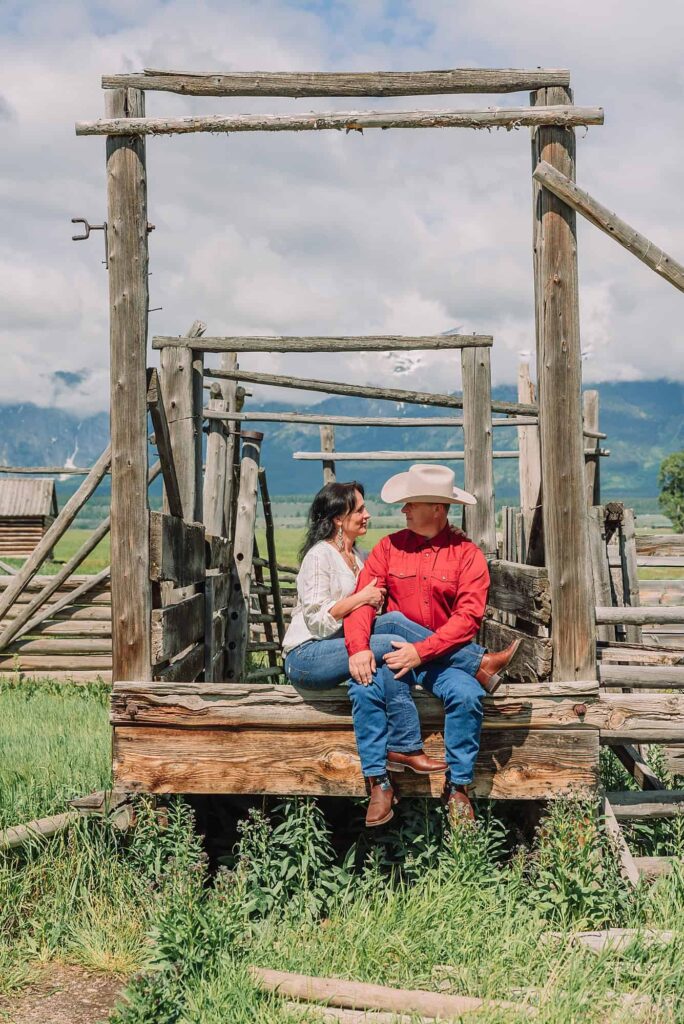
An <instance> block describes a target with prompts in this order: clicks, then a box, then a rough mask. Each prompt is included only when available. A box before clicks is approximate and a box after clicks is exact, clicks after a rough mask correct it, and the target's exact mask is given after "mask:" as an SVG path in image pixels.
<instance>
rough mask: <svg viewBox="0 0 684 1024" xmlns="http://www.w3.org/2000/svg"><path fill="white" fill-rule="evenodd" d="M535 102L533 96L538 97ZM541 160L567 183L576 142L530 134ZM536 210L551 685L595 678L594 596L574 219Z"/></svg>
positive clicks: (553, 132)
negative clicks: (586, 497)
mask: <svg viewBox="0 0 684 1024" xmlns="http://www.w3.org/2000/svg"><path fill="white" fill-rule="evenodd" d="M537 96H538V97H539V94H537ZM539 98H540V99H541V102H549V100H551V101H552V102H558V103H561V104H562V103H567V104H570V103H571V102H572V100H571V95H570V93H569V91H567V90H564V89H547V90H545V96H544V97H539ZM535 138H536V144H537V146H538V147H539V153H540V159H541V160H545V161H546V162H547V163H549V164H551V165H552V166H555V167H557V168H558V170H560V171H561V172H562V173H564V174H566V175H567V176H568V177H570V178H572V177H574V174H575V134H574V131H572V130H569V129H567V128H559V127H545V128H539V129H538V130H537V132H536V136H535ZM539 200H540V201H539V204H538V206H537V215H538V217H539V227H538V249H539V251H538V272H537V274H536V277H535V285H536V289H537V291H536V301H537V305H538V313H539V315H538V321H537V328H538V332H539V335H538V342H537V367H538V374H539V435H540V441H541V460H542V480H543V488H544V501H543V517H544V546H545V552H546V565H547V567H548V570H549V580H550V583H551V600H552V606H553V634H552V635H553V646H554V666H553V671H554V675H555V676H556V678H559V679H560V678H563V679H571V678H572V677H573V676H575V677H577V678H580V677H581V678H586V677H587V676H588V675H590V674H591V673H593V672H594V671H595V662H596V653H595V624H594V621H593V615H592V605H593V588H592V579H591V562H590V555H589V544H588V533H587V506H586V500H585V484H584V439H583V435H582V415H581V397H580V392H581V380H582V366H581V352H580V330H579V295H578V277H577V240H576V234H577V232H576V223H575V215H574V213H573V212H572V211H571V210H569V209H568V207H567V206H566V205H565V204H564V203H562V202H561V201H560V200H559V199H557V198H556V196H554V195H552V194H551V193H550V192H548V191H547V190H546V189H542V190H541V195H540V197H539Z"/></svg>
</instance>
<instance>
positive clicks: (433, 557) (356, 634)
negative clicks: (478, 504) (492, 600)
mask: <svg viewBox="0 0 684 1024" xmlns="http://www.w3.org/2000/svg"><path fill="white" fill-rule="evenodd" d="M381 497H382V500H383V501H386V502H388V503H399V502H401V503H402V506H403V507H402V509H401V511H402V512H403V514H404V515H405V516H406V527H407V528H406V529H405V530H400V531H399V532H398V533H392V534H390V535H389V536H387V537H383V539H382V540H381V541H379V543H378V544H376V546H375V547H374V548H373V550H372V551H371V552H370V554H369V555H367V556H366V555H365V553H364V552H361V551H360V550H359V549H358V548H357V547H356V541H357V540H358V538H359V537H362V536H363V535H364V534H365V533H366V532H367V530H368V522H369V520H370V515H369V513H368V510H367V509H366V506H365V504H364V491H363V487H362V485H361V484H359V483H357V482H355V481H352V482H351V483H332V484H326V486H325V487H323V488H322V490H320V491H319V492H318V494H317V495H316V497H315V498H314V500H313V504H312V506H311V509H310V510H309V520H308V531H307V534H306V539H305V541H304V545H303V548H302V556H303V557H302V563H301V567H300V570H299V575H298V577H297V604H296V606H295V610H294V613H293V616H292V622H291V624H290V626H289V628H288V630H287V633H286V635H285V638H284V641H283V653H284V654H285V674H286V676H287V678H288V680H289V681H290V682H291V683H293V684H294V685H296V686H300V687H302V688H308V689H321V690H323V689H328V688H330V687H333V686H336V685H337V684H339V683H346V682H348V683H349V696H350V699H351V706H352V717H353V722H354V734H355V737H356V745H357V748H358V752H359V757H360V759H361V768H362V771H363V774H364V776H365V778H366V782H367V785H368V787H369V788H370V803H369V806H368V813H367V815H366V824H367V825H369V826H373V825H383V824H384V823H385V822H386V821H389V820H390V818H391V817H392V815H393V813H394V811H393V806H394V804H396V802H397V799H396V796H395V793H394V787H393V784H392V780H391V777H390V775H389V774H388V773H389V772H403V771H406V770H409V771H413V772H416V773H418V774H419V775H431V774H433V773H437V772H445V773H446V784H445V800H446V803H447V808H448V811H449V814H450V817H451V818H452V819H453V818H454V817H455V816H458V815H463V816H465V817H467V818H472V817H473V808H472V805H471V803H470V799H469V797H468V794H467V792H466V787H467V786H468V784H469V783H471V782H472V780H473V770H474V767H475V760H476V758H477V754H478V750H479V745H480V729H481V726H482V698H483V694H484V692H485V691H487V692H489V693H493V692H494V690H495V689H496V688H497V686H498V685H499V681H500V673H501V672H502V671H503V669H504V668H506V666H507V665H508V664H509V663H510V661H511V659H512V657H513V655H514V654H515V651H516V649H517V645H518V643H519V641H516V643H514V644H512V645H511V646H510V647H508V648H506V650H504V651H501V652H500V653H499V654H488V653H487V652H486V651H485V649H484V648H483V647H480V646H479V645H478V644H476V643H474V642H473V638H474V637H475V636H476V634H477V632H478V630H479V628H480V623H481V622H482V618H483V615H484V612H485V607H486V603H487V591H488V589H489V571H488V569H487V562H486V559H485V557H484V555H483V554H482V552H481V551H480V549H479V548H478V547H477V545H476V544H474V543H473V542H472V541H470V540H468V538H467V537H466V535H465V534H464V533H463V532H462V531H461V530H458V529H455V528H453V527H451V526H450V525H449V523H448V521H447V515H448V511H449V506H450V505H455V504H458V505H474V504H475V501H476V499H475V498H474V497H473V496H472V495H471V494H468V493H467V491H462V490H460V489H459V488H458V487H455V486H454V474H453V472H452V471H451V470H450V469H448V468H447V467H445V466H437V465H434V464H418V465H414V466H411V468H410V469H409V470H408V472H406V473H398V474H397V475H396V476H393V477H391V478H390V479H389V480H388V481H387V483H386V484H385V486H384V487H383V489H382V494H381ZM417 684H418V685H420V686H421V687H422V688H423V689H424V690H427V691H428V692H429V693H432V694H433V695H434V696H435V697H437V698H438V699H439V700H441V701H442V703H443V705H444V713H445V721H444V746H445V753H446V760H445V761H441V760H437V759H435V758H433V757H429V756H428V755H427V754H426V753H425V751H424V750H423V742H422V738H421V734H420V722H419V719H418V712H417V709H416V706H415V704H414V702H413V698H412V696H411V687H412V686H415V685H417Z"/></svg>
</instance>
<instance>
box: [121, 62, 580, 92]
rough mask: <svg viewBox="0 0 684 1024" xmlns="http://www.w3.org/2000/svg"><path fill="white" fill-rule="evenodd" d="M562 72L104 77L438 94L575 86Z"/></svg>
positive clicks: (204, 87)
mask: <svg viewBox="0 0 684 1024" xmlns="http://www.w3.org/2000/svg"><path fill="white" fill-rule="evenodd" d="M569 84H570V72H569V71H566V70H565V69H562V68H529V69H528V68H525V69H517V68H453V69H449V70H446V71H229V72H228V71H212V72H206V73H201V74H198V73H188V72H182V71H158V70H156V69H147V68H146V69H145V71H144V73H143V74H125V75H103V76H102V88H103V89H121V88H126V87H130V88H135V89H147V90H149V89H154V90H159V91H161V92H177V93H181V94H182V95H184V96H295V97H302V96H421V95H427V96H436V95H439V94H442V93H452V94H453V93H472V92H475V93H486V92H520V91H523V92H526V91H528V90H530V89H540V88H542V87H543V86H546V85H566V86H567V85H569Z"/></svg>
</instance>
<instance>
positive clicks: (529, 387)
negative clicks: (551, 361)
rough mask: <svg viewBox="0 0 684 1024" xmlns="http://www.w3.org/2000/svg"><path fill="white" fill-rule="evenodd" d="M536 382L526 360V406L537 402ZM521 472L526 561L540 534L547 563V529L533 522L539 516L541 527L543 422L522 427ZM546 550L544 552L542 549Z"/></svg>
mask: <svg viewBox="0 0 684 1024" xmlns="http://www.w3.org/2000/svg"><path fill="white" fill-rule="evenodd" d="M536 400H537V398H536V394H535V388H534V384H533V382H532V379H531V377H530V364H529V363H528V362H527V361H526V360H522V361H521V362H520V363H519V365H518V401H519V402H521V403H523V404H525V405H533V404H534V403H535V402H536ZM518 451H519V452H520V455H519V459H518V472H519V474H520V510H521V513H522V518H523V537H524V543H523V545H522V546H521V552H519V554H521V553H522V549H524V550H525V552H526V555H525V561H527V562H529V561H530V557H531V556H532V555H533V551H532V550H531V545H530V539H531V538H532V536H533V535H534V536H536V538H537V542H536V548H537V551H536V552H534V556H535V560H534V563H533V564H535V565H537V564H541V562H543V531H542V530H541V529H540V528H538V529H536V530H533V523H534V520H535V518H536V519H537V526H538V527H540V526H541V501H542V496H541V455H540V452H539V425H538V424H536V425H535V426H533V427H529V426H527V427H518ZM540 548H541V549H542V550H541V551H540V550H539V549H540Z"/></svg>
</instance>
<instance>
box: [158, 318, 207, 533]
mask: <svg viewBox="0 0 684 1024" xmlns="http://www.w3.org/2000/svg"><path fill="white" fill-rule="evenodd" d="M205 330H206V324H204V323H202V321H201V320H195V322H194V323H193V325H192V327H191V328H190V330H189V331H188V333H187V334H186V335H185V337H186V338H188V339H191V338H199V337H201V336H202V335H203V334H204V332H205ZM159 366H160V371H159V376H160V380H161V385H162V394H163V396H164V408H165V409H166V418H167V420H168V422H169V433H170V435H171V447H172V449H173V457H174V461H175V463H176V476H177V477H178V486H179V489H180V495H181V502H182V505H183V517H184V518H185V519H186V520H187V521H188V522H201V519H202V516H201V497H200V502H199V503H198V501H197V483H196V482H197V479H198V467H197V460H198V449H199V479H200V480H201V473H202V422H201V420H200V422H199V435H197V434H196V426H197V421H196V417H195V404H196V394H197V371H196V368H195V365H194V353H193V351H192V349H191V348H190V347H188V348H186V347H185V346H183V347H182V348H175V347H174V348H171V347H167V348H163V349H162V350H161V352H160V353H159ZM199 376H200V380H199V387H200V396H201V394H202V392H201V388H202V384H203V383H204V382H203V380H202V374H201V372H200V375H199ZM199 404H200V406H201V405H202V399H201V397H200V401H199ZM200 415H201V411H200ZM201 493H202V491H201V487H200V491H199V494H200V496H201ZM198 504H199V505H200V509H199V512H200V515H199V518H198V515H197V513H198ZM164 508H165V510H166V504H165V505H164Z"/></svg>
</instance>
